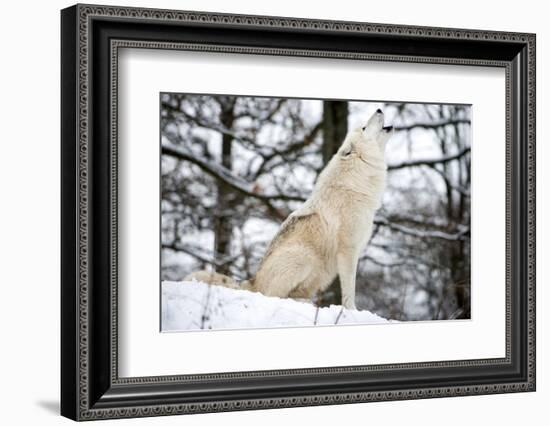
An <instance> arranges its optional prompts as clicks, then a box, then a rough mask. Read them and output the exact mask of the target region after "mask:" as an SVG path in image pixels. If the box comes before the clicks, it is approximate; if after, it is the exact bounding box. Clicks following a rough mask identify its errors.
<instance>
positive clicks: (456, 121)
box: [393, 118, 470, 132]
mask: <svg viewBox="0 0 550 426" xmlns="http://www.w3.org/2000/svg"><path fill="white" fill-rule="evenodd" d="M457 124H470V120H469V119H466V118H457V119H453V120H441V121H433V122H427V123H414V124H410V125H407V126H393V127H394V129H395V130H396V131H398V132H399V131H409V130H412V129H438V128H440V127H445V126H451V125H452V126H454V125H457Z"/></svg>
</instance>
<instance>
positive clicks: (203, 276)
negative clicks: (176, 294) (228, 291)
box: [184, 270, 254, 291]
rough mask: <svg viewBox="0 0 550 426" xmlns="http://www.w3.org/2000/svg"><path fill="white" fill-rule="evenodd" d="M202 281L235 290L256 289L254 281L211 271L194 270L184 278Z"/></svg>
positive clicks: (185, 279)
mask: <svg viewBox="0 0 550 426" xmlns="http://www.w3.org/2000/svg"><path fill="white" fill-rule="evenodd" d="M193 280H195V281H201V282H203V283H206V284H211V285H219V286H222V287H227V288H232V289H235V290H248V291H254V289H253V285H252V281H249V280H245V281H241V282H239V281H237V280H234V279H233V278H231V277H228V276H227V275H224V274H219V273H217V272H210V271H204V270H203V271H196V272H192V273H190V274H189V275H187V276H186V277H185V278H184V281H193Z"/></svg>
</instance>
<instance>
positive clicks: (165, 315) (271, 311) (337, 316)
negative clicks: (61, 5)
mask: <svg viewBox="0 0 550 426" xmlns="http://www.w3.org/2000/svg"><path fill="white" fill-rule="evenodd" d="M161 308H162V321H161V330H162V331H187V330H219V329H242V328H274V327H303V326H314V325H341V324H379V323H389V322H390V320H387V319H385V318H382V317H379V316H378V315H376V314H373V313H371V312H369V311H358V310H349V309H345V308H343V307H342V306H336V305H331V306H329V307H322V308H319V307H316V306H314V305H313V304H311V303H309V302H307V301H297V300H294V299H281V298H278V297H267V296H264V295H263V294H260V293H255V292H251V291H247V290H240V289H230V288H226V287H221V286H217V285H209V284H206V283H203V282H198V281H179V282H177V281H163V282H162V304H161Z"/></svg>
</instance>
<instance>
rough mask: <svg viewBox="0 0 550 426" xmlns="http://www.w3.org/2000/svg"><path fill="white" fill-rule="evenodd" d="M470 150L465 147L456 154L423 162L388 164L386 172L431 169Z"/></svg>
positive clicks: (410, 161)
mask: <svg viewBox="0 0 550 426" xmlns="http://www.w3.org/2000/svg"><path fill="white" fill-rule="evenodd" d="M470 150H471V148H470V147H466V148H464V149H463V150H461V151H460V152H458V153H456V154H451V155H445V156H443V157H439V158H432V159H425V160H409V161H403V162H401V163H397V164H390V165H389V166H388V170H397V169H403V168H405V167H418V166H430V167H432V166H434V165H435V164H445V163H448V162H450V161H454V160H458V159H459V158H461V157H463V156H464V155H466V154H467V153H469V152H470Z"/></svg>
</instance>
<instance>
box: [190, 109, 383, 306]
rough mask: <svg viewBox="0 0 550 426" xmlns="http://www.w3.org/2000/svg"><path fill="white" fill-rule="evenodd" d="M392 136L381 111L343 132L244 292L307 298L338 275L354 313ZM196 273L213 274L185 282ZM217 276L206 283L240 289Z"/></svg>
mask: <svg viewBox="0 0 550 426" xmlns="http://www.w3.org/2000/svg"><path fill="white" fill-rule="evenodd" d="M392 133H393V129H392V128H391V127H384V115H383V113H382V111H380V110H378V111H377V112H376V113H375V114H374V115H373V116H372V117H371V118H370V119H369V120H368V122H367V124H366V125H365V126H364V127H360V128H357V129H355V130H352V131H351V132H349V133H348V135H347V136H346V138H345V140H344V142H343V143H342V146H341V147H340V149H339V150H338V152H337V153H336V154H335V155H334V156H333V157H332V159H331V160H330V162H329V163H328V164H327V166H326V167H325V169H324V170H323V171H322V172H321V174H320V175H319V178H318V180H317V182H316V183H315V186H314V188H313V191H312V193H311V195H310V197H309V198H308V199H307V200H306V202H305V203H304V204H303V205H302V207H300V208H299V209H297V210H296V211H294V212H293V213H292V214H290V216H288V218H287V219H286V220H285V221H284V222H283V224H282V225H281V228H280V229H279V232H278V233H277V235H276V236H275V238H274V239H273V240H272V241H271V244H270V245H269V247H268V249H267V252H266V254H265V256H264V258H263V260H262V262H261V264H260V267H259V269H258V272H257V273H256V276H255V277H254V279H253V280H252V283H251V285H250V283H248V282H247V283H246V285H245V288H247V289H250V290H254V291H258V292H260V293H262V294H264V295H266V296H276V297H292V298H300V299H303V298H312V297H313V296H314V295H315V294H316V293H317V292H319V291H323V290H325V289H326V288H327V287H328V286H329V285H330V283H331V282H332V281H333V280H334V278H335V277H336V276H337V275H338V276H339V277H340V284H341V289H342V305H343V306H344V307H346V308H348V309H356V308H355V275H356V270H357V262H358V259H359V255H360V254H361V251H362V250H363V248H364V247H365V245H366V244H367V242H368V240H369V239H370V236H371V233H372V225H373V219H374V214H375V212H376V210H377V209H378V208H379V207H380V202H381V197H382V193H383V190H384V186H385V181H386V162H385V158H384V148H385V144H386V142H387V140H388V139H389V138H390V136H391V134H392ZM199 274H212V273H209V272H205V271H199V272H195V273H193V274H191V275H190V276H189V277H187V278H196V279H200V277H198V275H199ZM216 275H220V276H219V277H217V276H214V275H209V277H206V278H209V279H208V280H207V282H209V283H212V284H219V285H225V286H228V287H233V288H235V287H234V286H235V285H236V286H237V288H242V287H238V283H236V282H235V281H234V280H232V279H231V278H228V277H225V276H223V275H221V274H216ZM223 280H225V281H226V283H224V282H223ZM227 280H229V281H227Z"/></svg>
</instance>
